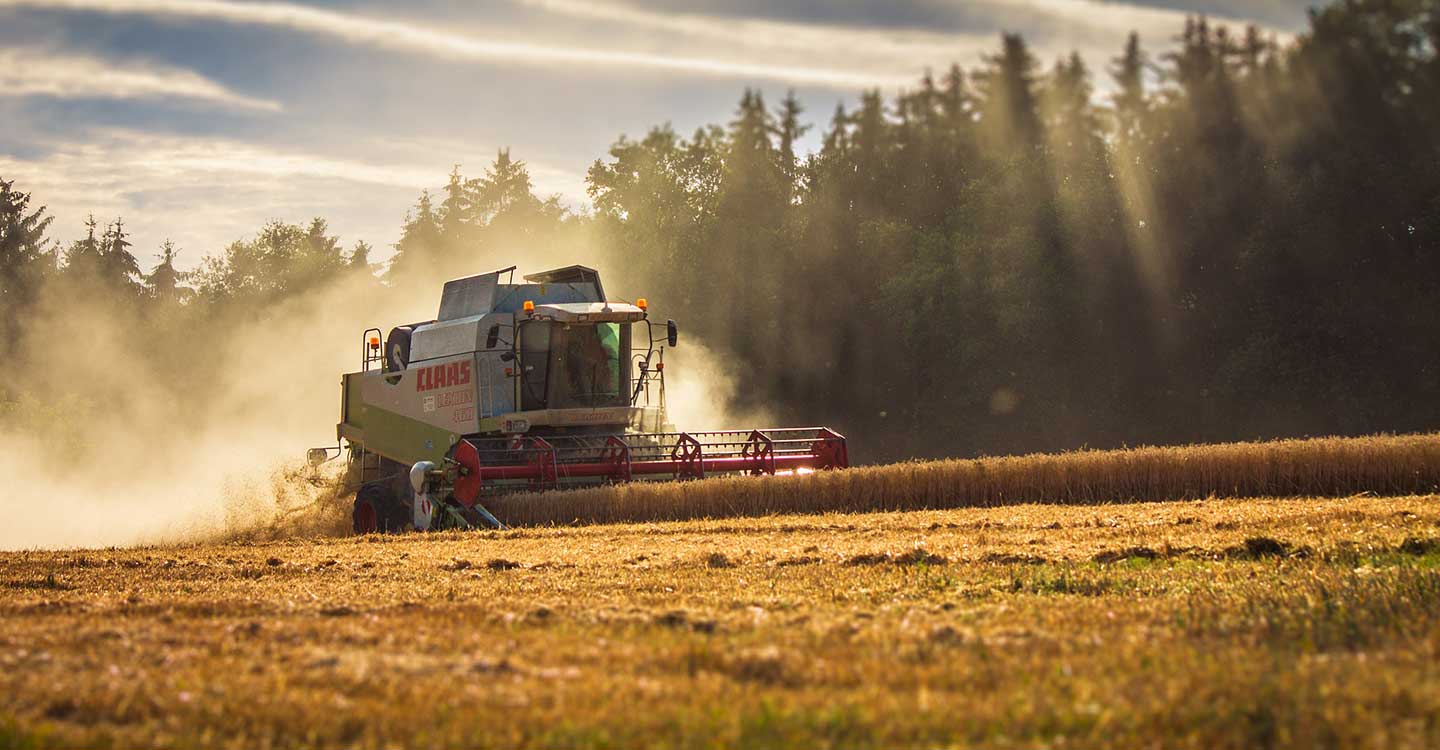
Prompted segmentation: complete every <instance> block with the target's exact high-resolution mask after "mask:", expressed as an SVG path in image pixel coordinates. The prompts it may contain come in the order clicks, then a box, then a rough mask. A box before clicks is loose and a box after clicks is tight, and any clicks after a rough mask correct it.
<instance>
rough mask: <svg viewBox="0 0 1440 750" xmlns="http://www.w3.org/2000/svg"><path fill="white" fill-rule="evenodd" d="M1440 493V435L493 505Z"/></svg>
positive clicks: (651, 486)
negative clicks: (1437, 490) (1436, 491)
mask: <svg viewBox="0 0 1440 750" xmlns="http://www.w3.org/2000/svg"><path fill="white" fill-rule="evenodd" d="M1437 488H1440V434H1425V435H1401V436H1392V435H1381V436H1373V437H1361V438H1316V439H1308V440H1279V441H1272V442H1257V443H1228V444H1222V445H1193V446H1178V447H1144V448H1134V449H1128V450H1110V451H1075V452H1072V453H1060V454H1035V455H1028V456H1014V457H1004V458H979V459H973V460H946V461H916V462H910V463H902V464H893V465H888V466H868V467H859V468H854V469H849V470H846V471H837V472H821V473H816V474H808V475H802V476H777V477H725V478H715V479H706V480H701V481H691V482H669V483H634V484H627V485H618V486H610V487H599V488H590V489H583V490H573V491H566V492H546V493H539V494H530V495H510V496H503V497H497V498H492V499H490V500H487V501H486V503H487V506H488V507H489V508H490V509H491V510H492V511H493V512H494V513H495V514H496V515H497V516H498V517H499V518H500V519H502V520H504V521H505V522H506V523H509V524H511V525H516V526H532V525H544V524H567V523H617V522H633V521H674V520H685V519H694V518H720V517H729V516H764V515H770V514H775V513H828V512H841V513H858V512H867V511H887V510H926V509H931V510H938V509H946V508H962V507H986V506H995V505H1013V504H1018V503H1049V504H1067V505H1068V504H1090V503H1124V502H1136V501H1159V500H1193V499H1198V498H1205V497H1234V498H1244V497H1296V496H1302V495H1306V496H1314V497H1345V496H1348V495H1355V494H1360V493H1372V494H1375V495H1407V494H1423V493H1428V492H1434V491H1435V490H1436V489H1437Z"/></svg>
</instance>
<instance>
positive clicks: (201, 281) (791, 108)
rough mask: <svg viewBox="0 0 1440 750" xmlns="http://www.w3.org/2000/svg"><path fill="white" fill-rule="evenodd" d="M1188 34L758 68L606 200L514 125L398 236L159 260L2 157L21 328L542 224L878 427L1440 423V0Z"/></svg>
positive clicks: (465, 256)
mask: <svg viewBox="0 0 1440 750" xmlns="http://www.w3.org/2000/svg"><path fill="white" fill-rule="evenodd" d="M1178 34H1179V35H1178V37H1177V40H1176V44H1174V45H1172V46H1171V47H1169V48H1167V50H1168V51H1166V52H1165V53H1163V54H1159V55H1152V54H1150V53H1148V52H1147V50H1146V49H1145V47H1144V46H1143V45H1142V44H1141V40H1140V39H1138V38H1137V37H1134V36H1132V37H1131V38H1130V39H1129V41H1128V43H1127V44H1126V45H1125V46H1124V48H1123V49H1120V50H1117V51H1116V56H1115V58H1114V59H1113V60H1110V61H1108V62H1107V64H1106V65H1104V69H1103V70H1101V71H1094V70H1091V69H1090V67H1089V66H1088V65H1087V63H1086V61H1085V60H1083V59H1082V58H1080V57H1079V56H1078V55H1069V56H1066V57H1063V58H1061V59H1059V60H1056V61H1054V62H1053V64H1050V65H1042V64H1041V62H1040V61H1039V60H1037V59H1036V57H1035V56H1034V54H1033V53H1032V52H1031V51H1030V49H1029V48H1028V46H1027V44H1026V42H1025V40H1024V39H1023V38H1022V37H1020V36H1018V35H1008V34H1007V35H1005V36H1004V37H1003V38H1002V40H1001V44H1000V45H999V47H998V48H997V49H996V50H995V52H994V53H993V54H991V55H988V56H986V57H985V59H984V60H983V62H982V63H981V64H980V65H979V66H978V67H976V68H974V69H964V68H962V67H961V66H958V65H956V66H952V67H951V68H949V69H948V70H945V71H943V72H941V73H940V74H938V75H932V74H929V73H927V74H926V75H925V76H924V77H923V78H921V79H920V80H919V81H917V83H916V84H915V85H914V86H913V87H911V88H910V89H909V90H907V91H904V92H902V93H900V94H899V95H897V96H894V97H891V98H889V99H887V98H886V97H885V96H883V95H882V94H881V92H879V91H868V92H863V93H862V94H861V96H860V98H859V100H858V102H857V103H855V104H854V105H851V106H845V105H842V106H840V107H838V108H837V109H836V110H835V111H834V112H833V114H831V115H830V117H829V118H828V121H826V122H824V123H823V124H818V125H816V124H812V123H810V122H808V121H807V118H806V116H805V115H806V113H805V112H804V110H803V108H802V107H801V105H800V102H799V101H798V99H797V98H796V97H795V96H794V95H793V94H792V95H790V96H786V97H784V98H783V99H782V100H781V101H780V102H779V103H778V104H777V105H776V106H773V107H772V106H771V105H770V104H769V103H767V101H766V99H765V96H764V94H763V93H762V92H760V91H753V90H747V91H746V92H744V94H743V96H742V97H741V99H740V102H739V104H738V107H737V109H736V112H735V115H734V118H733V119H732V120H730V121H729V122H726V123H720V124H714V125H710V126H706V127H702V128H699V129H697V130H696V131H695V132H693V133H689V134H681V133H677V132H676V131H675V130H674V129H673V128H671V127H670V126H669V125H660V126H657V127H655V128H653V129H651V130H650V131H649V132H647V133H645V134H644V135H643V136H641V137H638V138H630V137H621V138H620V139H619V140H618V141H617V142H616V143H615V144H614V145H613V146H612V147H611V148H610V150H609V153H608V154H606V155H605V156H604V157H602V158H600V159H597V160H596V161H595V162H594V164H593V165H592V166H591V167H590V170H589V173H588V178H587V184H588V192H589V197H590V200H591V207H590V208H589V209H587V210H584V211H579V212H577V211H574V210H571V209H568V208H567V207H566V206H565V205H564V204H563V203H561V201H560V200H559V199H557V198H554V197H551V198H542V197H539V196H537V195H536V194H535V191H534V189H533V186H532V185H531V182H530V179H529V175H528V173H527V171H526V169H525V165H524V163H523V162H522V161H520V160H518V159H515V158H512V156H511V155H510V153H509V152H508V151H502V152H500V154H499V155H498V156H497V158H496V159H495V161H494V162H492V163H491V164H490V165H489V166H488V168H487V169H486V170H484V172H483V174H482V175H481V176H480V177H475V178H467V177H466V176H465V175H463V174H462V173H461V171H460V169H459V168H458V167H457V168H456V170H455V171H454V172H452V174H451V176H450V179H449V182H448V184H447V185H446V186H445V187H444V188H443V189H442V190H441V191H439V192H437V193H436V194H434V195H432V194H430V193H428V192H427V193H424V194H422V195H421V196H420V198H419V201H418V202H417V204H416V205H415V206H414V208H413V209H412V210H411V212H410V213H409V215H408V216H407V217H406V221H405V223H404V226H403V233H402V236H401V239H400V240H399V242H398V243H397V244H396V246H395V248H394V249H395V254H394V257H393V259H392V260H391V261H390V262H389V264H388V265H386V266H384V267H380V266H378V265H376V264H375V263H374V262H373V261H372V259H371V254H372V252H373V250H372V248H370V247H369V246H367V245H365V244H364V243H357V244H355V245H354V246H353V248H352V249H350V250H348V251H347V250H345V249H343V248H342V247H341V245H340V242H339V240H338V239H337V238H335V237H332V236H330V235H329V234H328V232H329V230H328V227H327V226H326V224H325V222H324V220H323V219H316V220H314V221H313V222H312V223H310V224H309V225H308V226H302V225H291V224H285V223H279V222H277V223H272V224H270V225H267V226H266V227H264V228H262V230H261V231H260V232H258V233H257V234H256V235H255V236H254V237H253V238H248V239H246V240H242V241H237V242H235V243H232V244H231V245H230V246H228V247H226V248H224V250H223V251H222V252H220V253H218V254H214V255H210V256H207V257H206V258H205V260H204V262H203V263H202V264H201V265H200V267H199V268H198V269H197V270H195V271H194V272H192V273H190V274H182V273H179V272H178V271H177V270H176V269H175V267H174V262H173V259H174V248H173V247H170V246H168V245H167V246H166V247H163V248H161V250H160V252H159V255H158V257H157V262H156V263H155V264H154V265H153V266H150V270H148V271H142V267H141V264H140V263H139V262H138V260H137V258H136V256H135V254H134V251H133V246H132V245H131V244H130V243H129V240H128V235H126V233H125V229H124V226H123V224H122V222H121V221H119V220H118V219H117V220H115V221H114V223H112V224H111V225H109V227H107V228H103V229H102V228H101V227H99V226H98V225H97V224H96V223H95V222H94V221H93V220H92V221H91V222H90V223H89V225H88V227H89V228H88V232H87V236H86V238H84V239H82V240H77V241H75V242H73V243H71V244H70V245H69V246H68V247H65V248H63V249H62V248H59V247H58V246H57V244H56V243H55V242H54V241H53V240H49V239H47V232H48V229H49V224H50V217H49V216H48V215H47V213H46V212H45V211H44V209H43V208H39V207H37V206H35V205H34V204H33V201H32V200H31V199H30V197H29V196H28V195H27V194H25V193H22V192H20V188H19V187H16V186H14V185H13V184H12V183H8V182H3V181H0V306H3V308H4V312H5V320H6V321H7V324H6V325H7V329H6V330H5V331H4V332H3V333H4V334H5V343H4V344H0V346H6V347H13V346H16V345H18V344H17V342H21V341H23V336H24V331H23V330H21V329H22V328H23V326H19V322H20V321H22V320H23V319H24V313H23V311H24V310H25V309H27V306H31V305H34V304H36V300H37V299H38V298H39V297H41V296H43V295H45V294H47V293H52V292H51V291H49V290H55V289H64V288H66V286H67V285H70V286H72V287H73V286H74V285H85V286H86V287H87V288H95V287H96V286H97V285H98V287H99V288H102V289H103V290H105V291H104V293H105V294H111V295H115V296H116V299H117V300H124V302H125V304H127V305H131V306H134V307H136V308H139V309H144V310H147V311H151V312H147V313H146V315H150V316H152V317H154V318H155V319H156V320H159V319H161V318H163V319H164V320H167V321H171V322H170V323H167V325H171V326H173V327H175V330H190V329H193V328H195V327H200V326H207V325H223V324H226V323H223V322H217V321H228V320H231V318H232V317H233V315H232V314H231V313H229V312H228V311H233V310H235V309H238V308H241V307H245V308H246V309H255V308H254V306H253V305H254V303H255V302H257V301H262V302H263V301H274V300H280V299H285V298H287V297H293V296H295V295H300V294H304V293H305V292H307V291H309V290H313V289H316V288H321V287H324V286H325V285H327V284H334V283H336V281H337V280H338V279H342V278H345V279H349V280H350V282H352V283H353V282H354V280H355V279H357V278H358V279H363V280H365V284H367V285H369V286H367V287H365V288H368V289H371V290H373V293H374V294H377V295H380V294H395V293H399V292H398V291H397V290H401V289H418V288H420V287H419V286H418V285H420V284H427V285H428V284H432V283H433V282H434V281H436V280H438V279H441V278H448V277H453V276H456V275H460V274H462V273H467V272H472V271H478V270H488V269H489V268H490V267H492V266H498V265H509V264H510V263H513V262H517V261H518V262H521V263H522V264H523V263H528V262H530V258H528V257H527V258H515V257H513V253H514V252H515V251H516V249H517V248H524V252H526V253H531V254H533V255H532V257H534V256H543V257H546V258H550V257H555V258H562V257H563V258H567V259H571V260H581V261H589V262H591V263H592V264H594V265H597V266H598V267H600V268H601V269H602V271H603V272H605V273H606V274H607V279H609V278H614V277H619V278H621V279H623V284H624V285H625V286H628V287H634V288H636V289H642V288H643V289H644V290H645V291H646V293H647V296H649V297H650V298H651V299H652V300H655V301H656V302H657V303H661V302H663V306H664V308H665V311H666V314H667V315H670V316H673V317H675V318H677V319H679V320H681V321H682V323H683V324H684V325H685V327H686V329H687V338H691V339H692V340H698V341H701V342H703V343H705V344H706V345H707V346H708V347H710V348H711V349H713V350H714V351H715V352H716V353H717V354H718V355H719V356H720V357H721V359H722V360H723V361H724V362H726V363H727V365H728V366H729V367H730V368H731V370H732V371H733V374H734V376H735V378H736V380H737V383H738V388H737V395H736V398H737V400H740V401H742V402H744V403H745V404H746V405H761V406H765V407H767V408H768V409H770V410H771V411H772V412H773V413H774V414H775V416H776V419H777V420H779V421H781V422H785V423H801V422H804V423H827V424H830V425H831V426H834V427H837V428H839V429H841V430H842V431H846V432H850V433H852V434H853V435H854V437H855V438H856V444H857V447H858V448H860V450H861V455H862V456H863V457H865V458H867V459H872V460H882V459H893V458H903V457H911V456H933V455H955V454H962V455H963V454H976V453H1006V452H1016V451H1029V450H1042V449H1055V448H1067V447H1077V446H1081V445H1090V446H1114V445H1121V444H1127V443H1128V444H1136V443H1142V442H1155V443H1173V442H1186V441H1208V440H1223V439H1236V438H1253V437H1271V436H1282V435H1304V434H1321V433H1345V434H1349V433H1363V432H1373V431H1384V430H1393V431H1408V430H1421V429H1434V428H1435V427H1436V426H1437V424H1440V419H1437V417H1440V343H1437V341H1440V339H1437V336H1436V335H1435V331H1436V330H1437V323H1440V60H1437V54H1436V50H1437V49H1440V2H1437V0H1345V1H1344V2H1339V3H1336V4H1332V5H1330V6H1328V7H1326V8H1324V9H1321V10H1318V11H1314V12H1312V15H1311V20H1310V27H1309V29H1308V30H1307V31H1306V32H1305V33H1304V34H1302V35H1300V36H1299V37H1298V38H1297V39H1296V40H1294V41H1293V42H1292V43H1289V44H1286V45H1283V46H1282V45H1280V44H1277V43H1276V42H1275V41H1273V40H1271V39H1268V38H1266V37H1265V36H1263V35H1262V34H1261V33H1259V32H1258V31H1257V30H1255V29H1253V28H1251V29H1247V30H1244V31H1243V32H1240V33H1234V32H1232V30H1230V29H1228V28H1227V27H1224V26H1219V25H1215V24H1211V23H1209V22H1207V21H1206V20H1205V19H1203V18H1194V19H1191V20H1190V21H1188V22H1187V23H1186V24H1185V26H1184V28H1183V29H1179V30H1178ZM1097 91H1098V93H1097ZM812 128H818V130H813V131H812ZM812 132H813V137H812V136H811V133H812ZM802 144H812V145H810V146H808V147H807V146H805V145H802ZM427 288H428V287H427ZM430 292H431V293H434V290H433V289H431V290H430ZM3 353H4V352H0V354H3ZM0 397H3V394H0Z"/></svg>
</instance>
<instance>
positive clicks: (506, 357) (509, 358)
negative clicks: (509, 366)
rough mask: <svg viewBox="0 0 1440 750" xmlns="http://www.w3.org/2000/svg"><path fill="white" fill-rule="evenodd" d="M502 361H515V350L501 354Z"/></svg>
mask: <svg viewBox="0 0 1440 750" xmlns="http://www.w3.org/2000/svg"><path fill="white" fill-rule="evenodd" d="M500 361H501V362H514V361H515V352H505V353H504V354H501V355H500Z"/></svg>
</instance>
